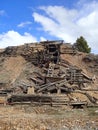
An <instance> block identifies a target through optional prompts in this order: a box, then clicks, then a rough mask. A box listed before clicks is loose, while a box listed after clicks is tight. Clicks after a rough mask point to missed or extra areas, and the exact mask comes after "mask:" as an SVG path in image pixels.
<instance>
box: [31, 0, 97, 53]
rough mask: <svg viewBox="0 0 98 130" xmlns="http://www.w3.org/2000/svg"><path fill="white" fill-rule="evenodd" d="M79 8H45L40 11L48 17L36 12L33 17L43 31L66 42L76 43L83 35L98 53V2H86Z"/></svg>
mask: <svg viewBox="0 0 98 130" xmlns="http://www.w3.org/2000/svg"><path fill="white" fill-rule="evenodd" d="M80 3H81V2H80ZM80 3H78V5H79V4H80ZM79 6H80V7H79ZM79 6H78V8H73V9H67V8H66V7H63V6H48V7H45V6H43V7H40V8H39V9H40V10H43V11H44V12H45V13H46V15H45V14H44V15H42V14H41V13H37V12H34V13H33V15H32V16H33V17H34V20H35V22H38V23H40V24H41V26H42V29H43V31H45V32H48V33H49V34H50V35H52V36H56V37H57V38H59V39H63V40H65V42H72V43H74V42H75V41H76V39H77V38H78V37H80V36H81V35H82V36H83V37H84V38H85V39H86V40H87V42H88V43H89V46H90V47H91V48H92V50H93V51H97V53H98V50H97V44H98V38H97V37H98V2H96V1H92V2H89V3H85V0H84V1H83V2H82V5H81V4H80V5H79Z"/></svg>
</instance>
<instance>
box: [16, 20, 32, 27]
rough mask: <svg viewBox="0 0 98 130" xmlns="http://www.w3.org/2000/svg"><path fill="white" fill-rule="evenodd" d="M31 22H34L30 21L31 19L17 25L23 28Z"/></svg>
mask: <svg viewBox="0 0 98 130" xmlns="http://www.w3.org/2000/svg"><path fill="white" fill-rule="evenodd" d="M30 24H32V22H30V21H26V22H21V23H20V24H18V25H17V27H21V28H23V27H25V26H27V25H30Z"/></svg>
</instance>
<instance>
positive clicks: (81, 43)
mask: <svg viewBox="0 0 98 130" xmlns="http://www.w3.org/2000/svg"><path fill="white" fill-rule="evenodd" d="M74 46H75V48H76V49H77V50H78V51H80V52H85V53H90V52H91V48H90V47H89V46H88V43H87V41H86V40H85V39H84V37H82V36H80V38H77V40H76V43H75V44H74Z"/></svg>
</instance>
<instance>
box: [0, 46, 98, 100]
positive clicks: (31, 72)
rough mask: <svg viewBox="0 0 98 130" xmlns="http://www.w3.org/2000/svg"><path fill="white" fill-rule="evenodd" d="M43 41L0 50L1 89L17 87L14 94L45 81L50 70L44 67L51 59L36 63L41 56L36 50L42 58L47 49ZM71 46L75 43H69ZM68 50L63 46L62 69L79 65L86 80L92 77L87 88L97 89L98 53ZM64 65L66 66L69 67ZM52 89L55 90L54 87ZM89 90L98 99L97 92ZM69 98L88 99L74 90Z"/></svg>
mask: <svg viewBox="0 0 98 130" xmlns="http://www.w3.org/2000/svg"><path fill="white" fill-rule="evenodd" d="M42 44H43V43H42ZM42 44H38V43H31V44H25V45H22V46H15V47H7V48H5V49H4V50H0V89H1V90H2V89H11V88H14V90H15V93H23V92H26V91H27V89H28V87H31V86H33V87H34V88H35V89H36V84H35V82H37V83H38V84H39V86H40V85H42V84H44V77H45V74H46V73H44V72H43V71H46V70H47V67H45V66H46V65H47V63H48V62H45V63H41V64H40V65H36V64H35V62H38V61H37V60H38V58H39V57H38V55H37V53H36V52H37V51H38V53H39V55H40V58H42V57H41V56H42V55H41V53H42V50H43V49H44V47H43V45H42ZM70 47H72V46H71V45H70ZM70 47H69V48H70ZM66 48H67V49H66ZM64 49H65V51H64ZM66 50H68V45H67V44H63V45H61V50H60V53H61V55H60V60H61V61H63V62H64V63H63V62H62V63H61V64H63V66H62V65H61V66H60V65H59V67H60V68H61V71H66V69H68V67H69V66H70V68H75V67H76V68H77V69H79V70H82V74H83V76H84V77H86V81H87V80H92V82H91V83H84V86H85V87H84V88H90V89H98V78H97V77H98V55H93V54H86V53H81V52H76V53H71V51H68V52H66ZM64 66H67V68H66V67H64ZM54 73H55V75H56V76H57V75H58V70H57V69H55V72H54ZM63 73H64V72H63ZM62 76H63V75H62ZM62 76H61V77H62ZM87 82H88V81H87ZM47 83H48V82H47ZM68 86H69V88H70V87H71V84H68ZM74 86H76V85H75V84H73V85H72V87H73V88H74ZM35 91H37V90H35ZM38 91H40V90H38ZM49 91H50V90H49ZM52 91H53V92H54V91H55V90H52ZM88 93H89V94H90V95H92V96H94V97H96V98H97V99H98V93H97V91H96V92H88ZM70 97H71V98H73V99H75V98H77V99H78V98H81V97H82V100H87V97H85V95H84V94H82V93H77V94H76V93H71V94H69V98H70Z"/></svg>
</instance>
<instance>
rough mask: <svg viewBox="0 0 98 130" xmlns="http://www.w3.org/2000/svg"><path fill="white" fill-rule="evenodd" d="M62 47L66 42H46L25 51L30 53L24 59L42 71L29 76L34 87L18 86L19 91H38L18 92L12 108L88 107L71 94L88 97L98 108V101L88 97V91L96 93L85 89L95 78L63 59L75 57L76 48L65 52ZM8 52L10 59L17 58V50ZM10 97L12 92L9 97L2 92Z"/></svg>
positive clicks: (24, 55) (14, 97)
mask: <svg viewBox="0 0 98 130" xmlns="http://www.w3.org/2000/svg"><path fill="white" fill-rule="evenodd" d="M62 43H63V41H45V42H41V43H40V46H41V48H39V47H38V45H36V46H35V48H33V47H32V48H31V49H30V47H29V46H26V47H25V49H26V52H24V53H22V54H21V55H22V56H23V57H24V58H25V59H26V60H27V61H29V62H31V63H32V64H33V65H34V67H35V66H37V68H38V67H39V69H38V70H37V68H36V67H35V70H34V71H32V72H31V73H30V74H28V75H27V79H28V81H30V82H31V83H33V85H31V84H29V85H27V84H22V85H23V87H22V86H18V88H19V87H20V88H21V90H22V91H23V93H24V89H26V90H27V89H28V87H32V88H33V90H34V91H33V92H32V93H26V94H21V91H20V90H19V92H20V94H17V93H18V92H17V91H18V90H17V89H16V90H15V91H14V92H15V93H16V94H15V93H14V94H12V95H11V96H10V97H8V99H7V101H8V103H9V104H17V103H20V104H25V103H27V104H36V105H51V106H55V105H70V106H73V107H80V106H83V105H85V106H87V101H80V100H81V99H80V100H77V101H75V100H74V98H73V97H71V98H69V97H68V94H71V93H81V94H84V95H85V96H86V97H87V98H88V99H89V100H90V102H91V103H93V104H97V102H98V99H96V98H94V97H92V96H91V95H89V94H88V93H87V91H94V90H92V89H91V88H90V89H86V86H85V84H88V83H91V82H92V78H91V77H89V76H88V75H86V74H85V73H84V72H82V70H81V69H80V68H78V67H77V66H73V65H72V63H70V62H68V61H67V60H62V59H61V57H60V54H63V53H65V54H75V52H76V51H75V50H74V48H73V47H71V48H65V49H63V50H61V48H60V46H61V44H62ZM25 49H24V50H25ZM8 50H9V49H8ZM8 50H6V51H7V53H8V55H11V54H12V52H13V55H16V54H15V50H14V49H11V48H10V50H9V51H8ZM16 52H17V48H16ZM30 85H31V86H30ZM95 91H96V90H95ZM8 93H9V92H8V91H7V92H6V93H5V92H2V94H1V95H3V94H8ZM30 94H31V95H30Z"/></svg>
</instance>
